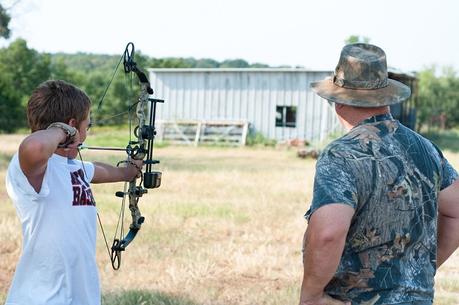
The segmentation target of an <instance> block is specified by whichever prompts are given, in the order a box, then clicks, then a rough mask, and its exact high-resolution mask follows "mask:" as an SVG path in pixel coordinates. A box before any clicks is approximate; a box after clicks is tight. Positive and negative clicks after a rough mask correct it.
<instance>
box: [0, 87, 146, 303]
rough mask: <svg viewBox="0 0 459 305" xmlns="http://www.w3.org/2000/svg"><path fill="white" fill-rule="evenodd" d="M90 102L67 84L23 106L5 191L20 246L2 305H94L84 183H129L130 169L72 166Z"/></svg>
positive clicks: (89, 202) (92, 219) (90, 213)
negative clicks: (23, 122) (23, 129)
mask: <svg viewBox="0 0 459 305" xmlns="http://www.w3.org/2000/svg"><path fill="white" fill-rule="evenodd" d="M89 108H90V100H89V97H88V96H87V95H86V94H85V93H84V92H83V91H81V90H80V89H78V88H76V87H75V86H73V85H71V84H68V83H66V82H64V81H47V82H45V83H43V84H41V85H40V86H38V88H37V89H35V91H34V92H33V93H32V95H31V97H30V99H29V102H28V105H27V118H28V121H29V126H30V128H31V132H32V133H31V134H30V135H29V136H27V137H26V138H25V139H24V140H23V141H22V143H21V144H20V146H19V151H18V153H17V154H15V155H14V156H13V158H12V160H11V162H10V165H9V167H8V173H7V177H6V186H7V191H8V194H9V196H10V197H11V199H12V201H13V204H14V206H15V208H16V211H17V214H18V217H19V220H20V221H21V224H22V233H23V246H22V253H21V258H20V260H19V263H18V265H17V267H16V271H15V275H14V278H13V282H12V284H11V287H10V290H9V292H8V297H7V300H6V305H10V304H11V305H35V304H36V305H42V304H47V305H65V304H69V305H70V304H84V305H98V304H100V302H101V295H100V285H99V278H98V272H97V265H96V258H95V255H96V228H97V225H96V213H97V211H96V203H95V201H94V198H93V196H92V192H91V187H90V184H89V182H92V183H104V182H116V181H131V180H132V179H133V178H134V177H136V175H137V174H138V173H139V171H140V166H142V164H141V161H138V162H137V164H135V163H134V162H132V163H131V164H129V165H128V166H127V167H114V166H111V165H108V164H104V163H97V162H95V163H90V162H81V161H78V160H75V157H76V156H77V149H76V148H77V146H78V144H80V143H81V142H83V141H84V140H85V138H86V132H87V130H88V129H89V126H90V117H89Z"/></svg>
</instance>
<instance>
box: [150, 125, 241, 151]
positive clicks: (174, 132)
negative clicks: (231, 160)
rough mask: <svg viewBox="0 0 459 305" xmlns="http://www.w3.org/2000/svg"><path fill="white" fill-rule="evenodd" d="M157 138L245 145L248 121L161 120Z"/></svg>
mask: <svg viewBox="0 0 459 305" xmlns="http://www.w3.org/2000/svg"><path fill="white" fill-rule="evenodd" d="M157 123H158V124H157V135H156V137H157V139H158V140H160V141H166V142H169V143H174V144H186V145H195V146H198V145H200V144H219V145H228V146H244V145H245V144H246V139H247V132H248V126H249V124H248V122H247V121H230V120H228V121H226V120H218V121H208V120H187V121H160V122H157Z"/></svg>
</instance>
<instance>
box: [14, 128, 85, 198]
mask: <svg viewBox="0 0 459 305" xmlns="http://www.w3.org/2000/svg"><path fill="white" fill-rule="evenodd" d="M77 133H78V132H77ZM66 140H67V134H66V133H65V132H64V131H63V130H62V129H60V128H50V129H46V130H39V131H36V132H34V133H32V134H31V135H29V136H28V137H26V138H25V139H24V140H23V141H22V142H21V144H20V145H19V151H18V157H19V165H20V166H21V170H22V172H23V173H24V175H25V176H26V177H27V180H29V183H30V184H31V185H32V187H33V188H34V189H35V191H36V192H39V191H40V189H41V184H42V182H43V177H44V175H45V171H46V165H47V163H48V159H49V158H50V157H51V156H52V154H53V153H54V152H55V151H56V149H57V146H58V145H59V144H60V143H64V142H65V141H66Z"/></svg>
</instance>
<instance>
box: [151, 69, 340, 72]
mask: <svg viewBox="0 0 459 305" xmlns="http://www.w3.org/2000/svg"><path fill="white" fill-rule="evenodd" d="M148 71H150V72H153V73H155V72H165V73H167V72H256V73H259V72H293V73H294V72H326V73H327V72H328V73H333V71H331V70H309V69H306V68H150V69H148Z"/></svg>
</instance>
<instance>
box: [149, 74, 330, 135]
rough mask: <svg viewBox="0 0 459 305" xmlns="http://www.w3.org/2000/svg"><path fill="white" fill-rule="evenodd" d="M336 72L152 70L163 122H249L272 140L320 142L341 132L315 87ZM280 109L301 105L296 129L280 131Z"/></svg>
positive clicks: (152, 78)
mask: <svg viewBox="0 0 459 305" xmlns="http://www.w3.org/2000/svg"><path fill="white" fill-rule="evenodd" d="M330 74H331V72H326V71H325V72H324V71H320V72H315V71H307V70H304V69H150V82H151V84H152V87H153V90H155V97H156V98H161V99H164V100H165V101H166V103H164V104H161V107H158V109H157V110H158V113H157V117H158V119H159V120H187V119H192V120H247V121H249V122H250V123H251V125H252V126H253V127H254V128H255V130H256V131H259V132H261V133H263V134H264V135H265V136H266V137H268V138H272V139H277V140H285V139H293V138H299V139H306V140H308V141H318V140H323V139H325V138H326V137H327V136H328V135H329V134H330V133H332V132H334V131H336V130H339V124H338V121H337V119H336V116H335V115H334V110H333V108H332V107H331V106H330V105H329V104H328V103H327V102H326V101H324V100H322V99H321V98H320V97H318V96H317V95H316V94H314V93H313V92H312V91H311V89H310V88H309V85H310V83H311V82H313V81H317V80H321V79H324V78H325V77H326V76H329V75H330ZM276 106H296V107H297V114H296V115H297V116H296V127H276Z"/></svg>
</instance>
